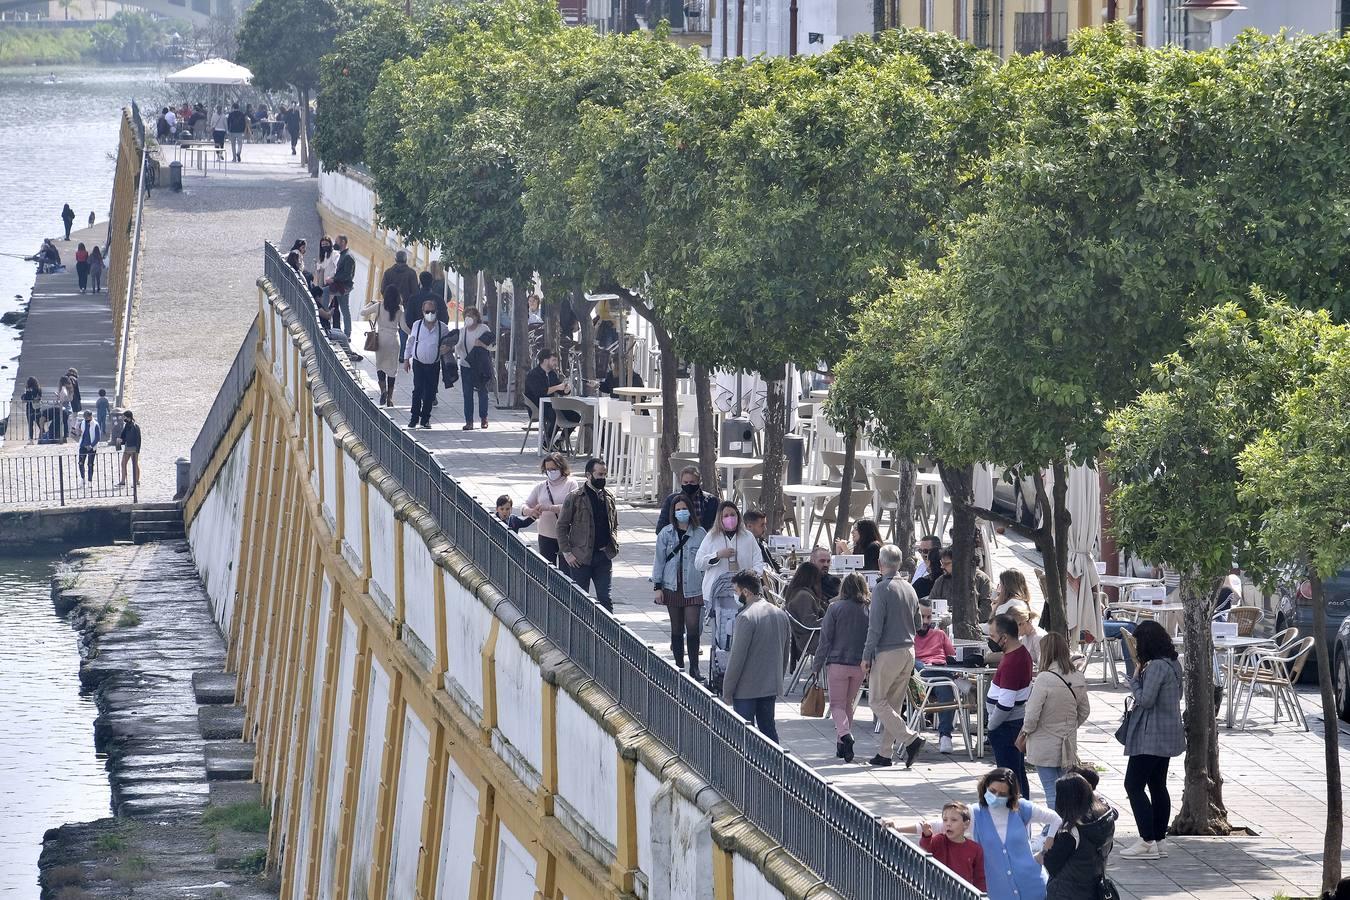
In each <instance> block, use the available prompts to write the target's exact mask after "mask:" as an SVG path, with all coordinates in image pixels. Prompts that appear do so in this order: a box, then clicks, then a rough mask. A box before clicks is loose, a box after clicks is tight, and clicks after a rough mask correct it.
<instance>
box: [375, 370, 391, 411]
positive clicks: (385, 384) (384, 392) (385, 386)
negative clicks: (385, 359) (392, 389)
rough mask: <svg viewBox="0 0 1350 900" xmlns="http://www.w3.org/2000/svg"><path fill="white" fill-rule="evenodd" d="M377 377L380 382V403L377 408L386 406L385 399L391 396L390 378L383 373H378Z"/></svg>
mask: <svg viewBox="0 0 1350 900" xmlns="http://www.w3.org/2000/svg"><path fill="white" fill-rule="evenodd" d="M375 377H376V378H377V379H379V382H380V402H379V403H377V404H376V406H384V398H385V397H388V396H389V376H388V375H385V374H384V373H383V372H376V373H375Z"/></svg>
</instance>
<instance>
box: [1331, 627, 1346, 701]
mask: <svg viewBox="0 0 1350 900" xmlns="http://www.w3.org/2000/svg"><path fill="white" fill-rule="evenodd" d="M1331 646H1332V648H1333V649H1332V653H1331V681H1332V683H1333V684H1335V685H1336V712H1337V713H1339V714H1340V717H1341V718H1342V719H1344V720H1345V721H1347V722H1350V617H1347V618H1344V619H1341V627H1340V628H1338V629H1336V640H1335V641H1333V642H1332V644H1331Z"/></svg>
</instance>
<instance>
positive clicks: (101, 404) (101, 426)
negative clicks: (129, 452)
mask: <svg viewBox="0 0 1350 900" xmlns="http://www.w3.org/2000/svg"><path fill="white" fill-rule="evenodd" d="M89 215H91V216H92V215H93V213H90V214H89ZM95 406H96V408H97V410H98V413H97V415H98V433H99V434H102V435H107V433H108V411H109V410H110V409H111V408H112V404H110V403H109V402H108V392H107V391H106V390H104V389H103V388H99V389H98V403H96V404H95Z"/></svg>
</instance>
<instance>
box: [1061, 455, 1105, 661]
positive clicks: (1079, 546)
mask: <svg viewBox="0 0 1350 900" xmlns="http://www.w3.org/2000/svg"><path fill="white" fill-rule="evenodd" d="M1065 503H1066V504H1067V506H1068V508H1069V517H1070V522H1069V590H1068V596H1067V597H1066V598H1065V600H1066V606H1067V607H1068V609H1066V610H1065V612H1066V614H1067V618H1068V621H1069V636H1070V637H1069V643H1070V644H1075V643H1077V642H1078V633H1079V632H1080V631H1082V630H1084V629H1086V630H1088V631H1091V632H1093V634H1094V635H1096V637H1097V639H1098V640H1101V635H1100V634H1096V632H1097V631H1098V628H1099V626H1098V614H1097V596H1096V592H1097V585H1099V584H1100V583H1101V582H1100V580H1099V578H1098V576H1097V556H1098V554H1099V553H1100V552H1101V530H1102V507H1101V482H1100V481H1098V478H1097V470H1096V469H1094V468H1092V467H1091V466H1087V465H1082V466H1075V467H1074V468H1072V469H1070V470H1069V494H1068V496H1067V497H1066V498H1065Z"/></svg>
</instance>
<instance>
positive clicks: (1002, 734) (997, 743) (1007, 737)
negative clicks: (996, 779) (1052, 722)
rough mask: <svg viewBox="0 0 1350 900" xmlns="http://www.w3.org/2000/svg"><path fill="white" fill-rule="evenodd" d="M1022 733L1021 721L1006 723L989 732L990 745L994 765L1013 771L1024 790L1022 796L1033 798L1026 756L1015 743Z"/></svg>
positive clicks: (1019, 785)
mask: <svg viewBox="0 0 1350 900" xmlns="http://www.w3.org/2000/svg"><path fill="white" fill-rule="evenodd" d="M1021 732H1022V720H1021V719H1017V720H1015V721H1012V722H1004V723H1003V724H1002V725H1000V726H998V727H997V728H995V729H994V730H993V731H991V732H989V745H990V746H991V747H993V748H994V764H995V765H998V766H1002V767H1003V768H1005V769H1012V771H1013V774H1014V775H1016V776H1017V784H1018V787H1020V788H1021V789H1022V796H1023V797H1028V798H1029V797H1030V796H1031V784H1030V783H1029V782H1028V781H1027V763H1026V756H1024V755H1023V754H1022V751H1021V750H1018V749H1017V745H1016V744H1015V743H1014V742H1015V741H1016V740H1017V735H1019V734H1021Z"/></svg>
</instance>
